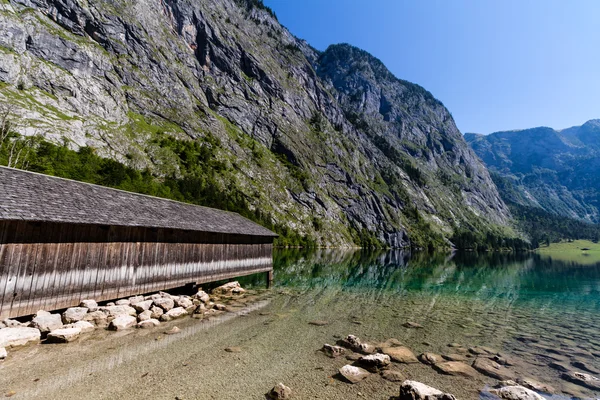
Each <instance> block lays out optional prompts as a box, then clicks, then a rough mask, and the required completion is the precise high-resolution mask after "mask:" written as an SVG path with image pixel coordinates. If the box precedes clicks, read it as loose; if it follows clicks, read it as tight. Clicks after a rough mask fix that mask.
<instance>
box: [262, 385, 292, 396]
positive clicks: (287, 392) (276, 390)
mask: <svg viewBox="0 0 600 400" xmlns="http://www.w3.org/2000/svg"><path fill="white" fill-rule="evenodd" d="M266 396H267V398H268V399H271V400H287V399H290V398H291V397H292V389H290V388H289V387H287V386H285V385H284V384H283V383H278V384H277V385H275V387H273V389H271V390H270V391H269V393H267V394H266Z"/></svg>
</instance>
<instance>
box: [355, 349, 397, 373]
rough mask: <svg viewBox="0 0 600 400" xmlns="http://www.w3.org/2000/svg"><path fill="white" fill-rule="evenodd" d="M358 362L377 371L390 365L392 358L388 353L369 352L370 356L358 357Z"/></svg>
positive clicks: (368, 368)
mask: <svg viewBox="0 0 600 400" xmlns="http://www.w3.org/2000/svg"><path fill="white" fill-rule="evenodd" d="M358 362H359V363H360V364H361V366H363V367H365V368H366V369H367V370H369V371H371V370H375V372H376V371H378V370H380V369H383V368H386V367H387V366H388V365H390V363H391V362H392V360H391V359H390V356H388V355H387V354H381V353H376V354H369V355H368V356H363V357H361V358H359V359H358ZM371 372H373V371H371Z"/></svg>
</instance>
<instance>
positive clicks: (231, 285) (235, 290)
mask: <svg viewBox="0 0 600 400" xmlns="http://www.w3.org/2000/svg"><path fill="white" fill-rule="evenodd" d="M245 291H246V290H245V289H243V288H242V286H241V285H240V283H239V282H238V281H234V282H228V283H226V284H224V285H221V286H219V287H217V288H214V289H213V290H212V294H216V295H232V294H242V293H244V292H245Z"/></svg>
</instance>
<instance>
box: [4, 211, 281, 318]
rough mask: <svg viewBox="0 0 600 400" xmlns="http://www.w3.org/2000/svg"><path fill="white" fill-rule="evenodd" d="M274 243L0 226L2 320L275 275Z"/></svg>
mask: <svg viewBox="0 0 600 400" xmlns="http://www.w3.org/2000/svg"><path fill="white" fill-rule="evenodd" d="M272 242H273V238H272V237H263V236H250V235H230V234H220V233H219V234H217V233H203V232H195V231H184V230H173V229H152V228H142V227H120V226H101V225H79V224H64V223H48V222H25V221H0V320H1V319H4V318H8V317H16V316H22V315H29V314H33V313H35V312H36V311H38V310H42V309H43V310H55V309H60V308H66V307H71V306H74V305H77V304H79V302H80V301H81V300H83V299H95V300H97V301H103V300H111V299H116V298H121V297H126V296H131V295H135V294H140V293H148V292H153V291H158V290H164V289H168V288H173V287H178V286H182V285H185V284H188V283H192V282H195V283H202V282H210V281H216V280H221V279H228V278H233V277H236V276H243V275H249V274H254V273H258V272H266V271H270V270H272V268H273V265H272V260H273V258H272V250H273V245H272Z"/></svg>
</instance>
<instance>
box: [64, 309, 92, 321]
mask: <svg viewBox="0 0 600 400" xmlns="http://www.w3.org/2000/svg"><path fill="white" fill-rule="evenodd" d="M88 311H89V309H87V308H86V307H71V308H67V309H66V311H65V312H64V313H63V315H62V321H63V322H64V323H65V324H72V323H73V322H77V321H81V320H82V319H83V318H84V317H85V315H86V314H87V313H88Z"/></svg>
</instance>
